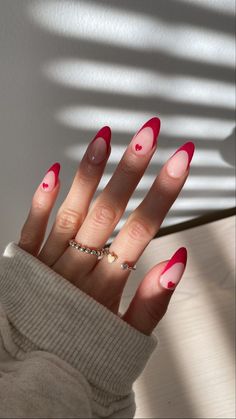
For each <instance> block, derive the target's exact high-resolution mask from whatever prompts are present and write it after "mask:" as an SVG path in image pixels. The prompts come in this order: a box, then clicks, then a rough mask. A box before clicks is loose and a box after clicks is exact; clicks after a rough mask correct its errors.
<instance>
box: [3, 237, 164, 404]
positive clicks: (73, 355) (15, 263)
mask: <svg viewBox="0 0 236 419" xmlns="http://www.w3.org/2000/svg"><path fill="white" fill-rule="evenodd" d="M0 302H1V303H2V304H3V307H4V309H5V311H6V314H7V316H8V319H9V321H10V323H11V324H12V335H13V340H14V342H15V343H16V344H17V345H18V346H19V347H20V348H21V349H23V350H24V351H30V350H33V349H36V348H37V349H38V350H44V351H48V352H51V353H54V354H55V355H57V356H59V357H60V358H62V359H63V360H65V361H67V362H68V363H70V364H71V365H72V366H74V367H75V368H77V369H78V370H79V371H80V372H81V373H82V374H83V375H84V376H85V377H86V379H87V380H88V381H89V383H90V384H91V385H92V386H95V387H96V388H97V393H96V394H97V397H96V398H97V401H99V402H100V403H102V404H103V405H106V404H107V403H108V402H109V400H110V401H111V400H112V399H115V400H116V399H119V398H122V397H123V396H124V395H127V394H128V393H130V391H131V389H132V384H133V382H134V381H135V380H136V379H137V377H138V376H139V375H140V373H141V372H142V370H143V368H144V367H145V365H146V363H147V361H148V359H149V357H150V355H151V353H152V352H153V350H154V348H155V347H156V345H157V339H156V337H155V335H153V334H152V335H151V336H146V335H144V334H143V333H141V332H139V331H138V330H136V329H135V328H133V327H131V326H130V325H129V324H127V323H126V322H124V321H123V320H122V319H121V318H120V317H119V316H116V315H115V314H113V313H112V312H111V311H109V310H108V309H107V308H106V307H104V306H103V305H101V304H100V303H98V302H97V301H95V300H94V299H93V298H91V297H90V296H88V295H87V294H85V293H84V292H82V291H81V290H79V289H78V288H76V287H75V286H74V285H73V284H71V283H70V282H69V281H67V280H66V279H65V278H63V277H62V276H60V275H59V274H57V273H56V272H54V271H53V270H52V269H50V268H49V267H47V266H46V265H45V264H43V263H42V262H40V261H39V260H38V259H37V258H35V257H33V256H31V255H30V254H29V253H27V252H25V251H24V250H22V249H21V248H20V247H18V246H17V245H16V244H15V243H10V244H9V245H8V246H7V247H6V249H5V252H4V254H3V256H2V257H1V259H0ZM108 395H109V396H108ZM113 396H115V397H113Z"/></svg>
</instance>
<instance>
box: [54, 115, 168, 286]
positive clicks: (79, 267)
mask: <svg viewBox="0 0 236 419" xmlns="http://www.w3.org/2000/svg"><path fill="white" fill-rule="evenodd" d="M159 130H160V120H159V119H158V118H152V119H150V120H149V121H148V122H146V124H144V125H143V126H142V128H141V129H140V130H139V131H138V133H137V134H136V135H135V136H134V137H133V139H132V141H131V142H130V144H129V146H128V147H127V149H126V151H125V153H124V155H123V157H122V159H121V161H120V162H119V164H118V166H117V168H116V170H115V172H114V174H113V176H112V178H111V179H110V181H109V182H108V184H107V185H106V187H105V189H104V190H103V192H102V193H101V194H100V195H99V196H98V197H97V199H96V200H95V201H94V202H93V204H92V206H91V208H90V210H89V212H88V215H87V216H86V218H85V220H84V222H83V225H82V226H81V228H80V230H79V231H78V233H77V235H76V237H75V240H76V241H77V242H79V243H82V244H83V245H86V247H89V248H90V246H91V248H92V249H94V248H102V247H103V246H104V245H105V243H106V241H107V240H108V238H109V237H110V235H111V233H112V232H113V230H114V228H115V226H116V224H117V223H118V222H119V220H120V218H121V216H122V214H123V212H124V210H125V208H126V205H127V203H128V201H129V199H130V196H131V195H132V193H133V191H134V189H135V188H136V186H137V184H138V183H139V181H140V179H141V177H142V176H143V173H144V171H145V170H146V168H147V166H148V163H149V161H150V160H151V157H152V156H153V154H154V151H155V150H156V142H157V136H158V133H159ZM96 263H97V258H96V256H93V255H86V254H83V253H81V252H78V251H76V250H75V249H73V248H71V247H69V248H68V249H67V250H66V252H65V253H64V254H63V256H62V258H60V260H59V261H58V262H57V264H56V265H55V266H54V269H55V270H56V271H57V272H59V273H60V274H61V275H64V276H66V277H67V278H70V280H71V281H72V282H75V281H76V283H77V285H78V284H79V281H80V279H81V280H83V278H84V276H85V275H86V274H88V273H89V272H90V271H91V269H92V268H93V267H94V266H95V265H96Z"/></svg>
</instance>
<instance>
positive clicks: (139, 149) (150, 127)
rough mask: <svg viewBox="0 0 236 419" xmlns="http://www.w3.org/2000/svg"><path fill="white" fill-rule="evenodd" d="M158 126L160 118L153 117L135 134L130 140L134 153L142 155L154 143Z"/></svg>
mask: <svg viewBox="0 0 236 419" xmlns="http://www.w3.org/2000/svg"><path fill="white" fill-rule="evenodd" d="M160 126H161V121H160V119H159V118H157V117H153V118H151V119H149V121H147V122H146V123H145V124H144V125H143V126H142V127H141V128H140V130H139V131H138V132H137V133H136V134H135V136H134V137H133V139H132V141H131V146H132V150H133V151H134V153H135V154H136V155H142V156H144V155H145V154H147V153H148V152H149V151H150V150H151V149H152V148H153V147H154V146H155V145H156V143H157V138H158V134H159V132H160Z"/></svg>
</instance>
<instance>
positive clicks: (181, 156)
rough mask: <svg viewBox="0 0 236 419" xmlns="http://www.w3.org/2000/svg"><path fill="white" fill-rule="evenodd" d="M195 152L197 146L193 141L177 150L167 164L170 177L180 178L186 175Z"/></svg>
mask: <svg viewBox="0 0 236 419" xmlns="http://www.w3.org/2000/svg"><path fill="white" fill-rule="evenodd" d="M194 150H195V145H194V143H192V142H191V141H189V142H188V143H185V144H183V145H182V146H181V147H179V148H178V150H176V152H175V153H174V154H173V155H172V156H171V157H170V159H169V160H168V162H167V164H166V168H167V172H168V174H169V176H171V177H173V178H179V177H181V176H183V175H184V174H185V172H186V170H187V169H188V168H189V165H190V163H191V160H192V157H193V153H194Z"/></svg>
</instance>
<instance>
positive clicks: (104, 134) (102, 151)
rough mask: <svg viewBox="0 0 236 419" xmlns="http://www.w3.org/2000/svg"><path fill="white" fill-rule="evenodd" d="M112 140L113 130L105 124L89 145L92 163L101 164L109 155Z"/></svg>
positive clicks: (89, 155)
mask: <svg viewBox="0 0 236 419" xmlns="http://www.w3.org/2000/svg"><path fill="white" fill-rule="evenodd" d="M110 142H111V130H110V128H109V127H107V126H105V127H103V128H101V129H100V131H98V133H97V134H96V136H95V137H94V139H93V140H92V142H91V143H90V145H89V147H88V158H89V160H90V162H91V163H93V164H99V163H101V162H102V161H103V160H104V159H105V158H106V156H107V154H108V151H109V145H110Z"/></svg>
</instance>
